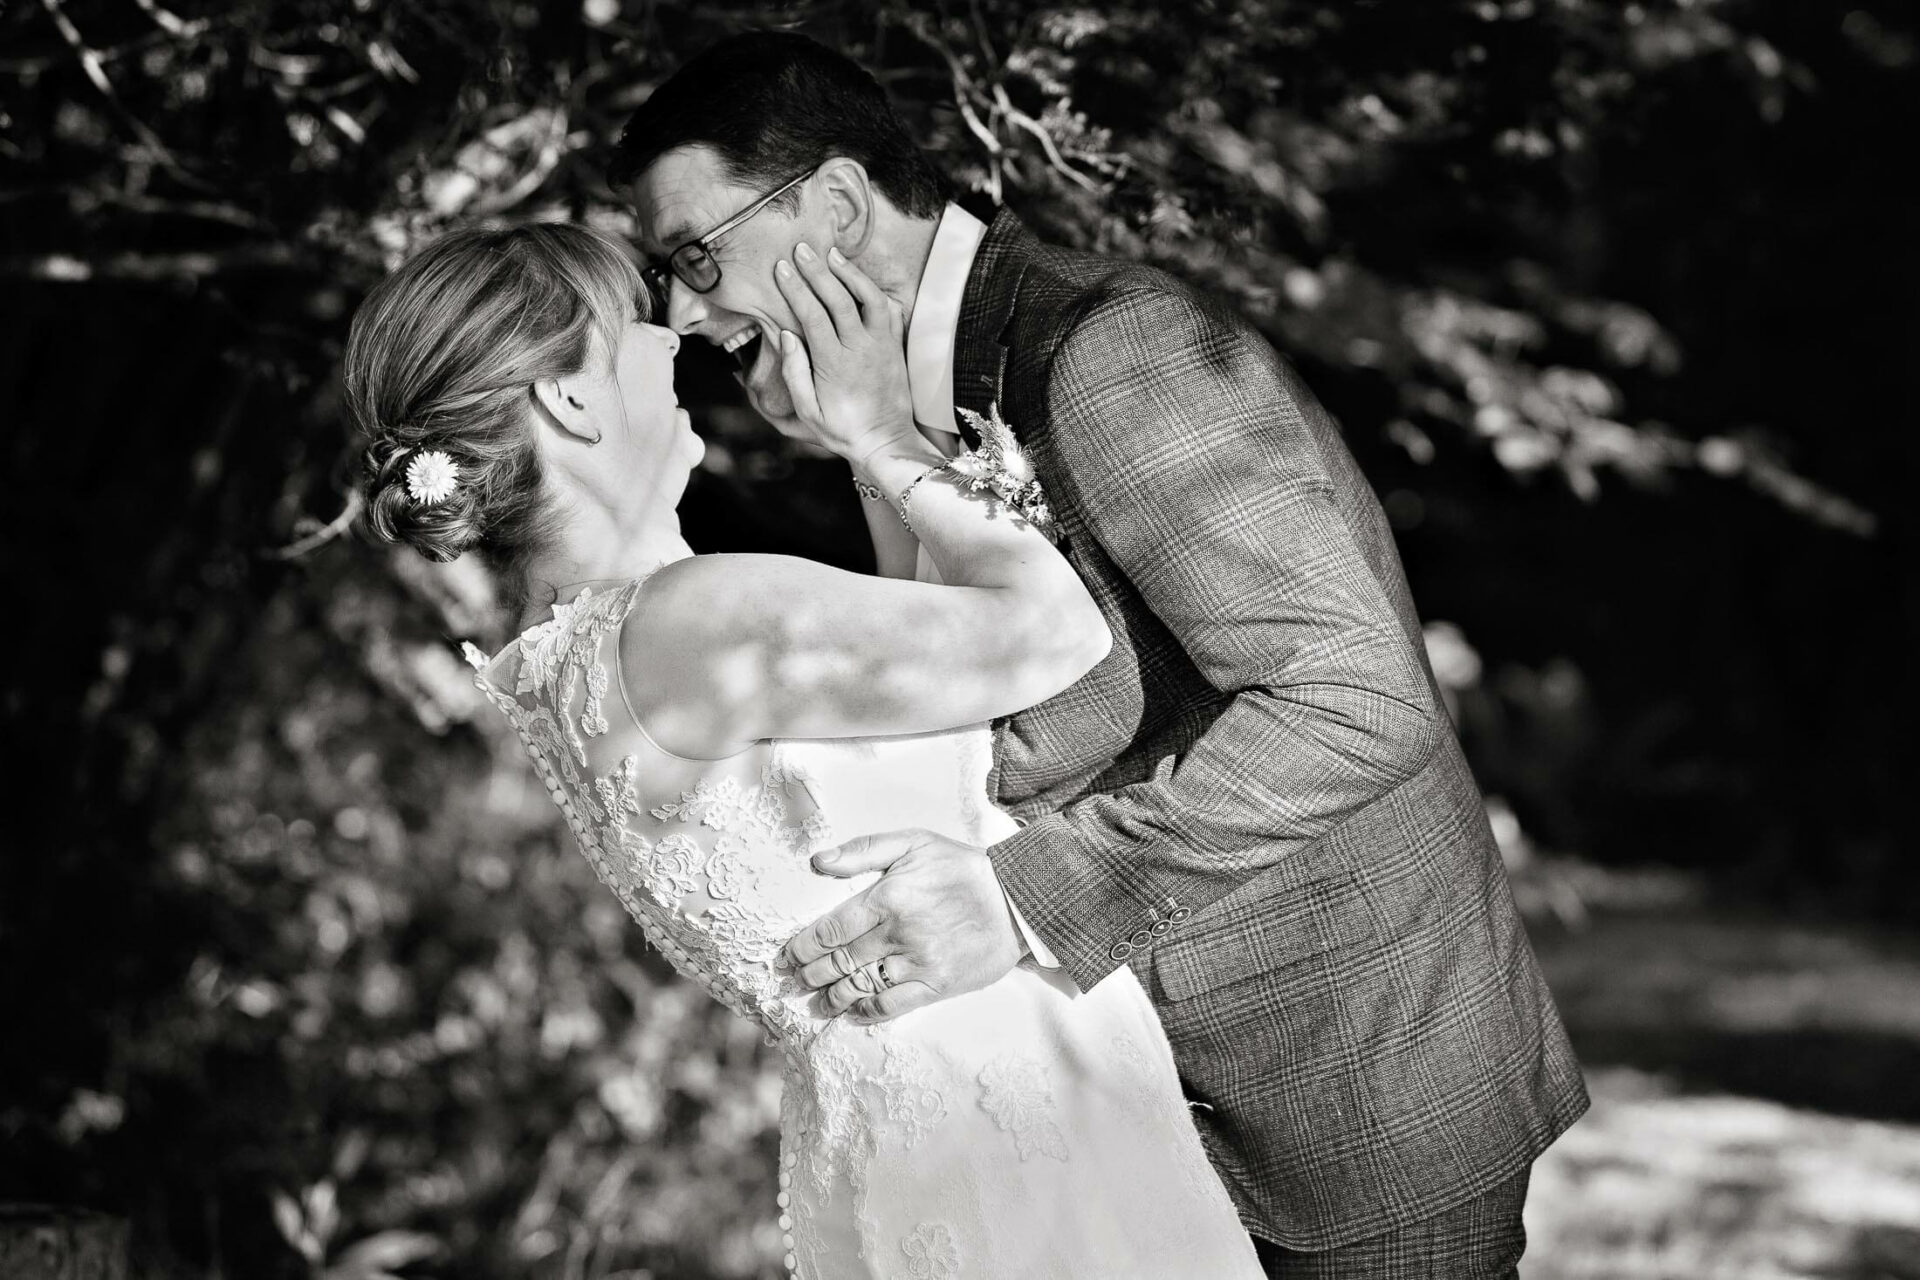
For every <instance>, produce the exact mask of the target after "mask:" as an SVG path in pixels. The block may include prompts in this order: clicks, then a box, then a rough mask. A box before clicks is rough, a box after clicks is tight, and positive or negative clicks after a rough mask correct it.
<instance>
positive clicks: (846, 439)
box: [774, 245, 915, 465]
mask: <svg viewBox="0 0 1920 1280" xmlns="http://www.w3.org/2000/svg"><path fill="white" fill-rule="evenodd" d="M774 283H775V284H776V285H777V286H778V287H779V289H780V293H781V296H783V297H784V298H785V299H786V300H787V305H788V307H789V308H790V309H791V310H792V311H793V314H794V317H795V319H796V320H797V321H798V323H799V325H800V332H799V333H798V334H793V333H785V332H783V333H782V334H781V335H780V351H779V355H780V361H781V365H780V370H781V374H782V376H783V377H784V379H785V381H786V385H787V392H788V394H789V395H790V396H791V397H792V398H793V406H794V414H795V416H796V417H798V418H799V419H800V421H802V422H803V423H805V424H806V425H807V426H808V427H809V428H810V429H811V430H812V431H813V433H814V435H815V436H816V437H817V438H818V439H819V441H820V442H821V443H822V444H824V445H826V446H827V447H828V448H829V449H832V450H833V451H834V452H835V453H837V454H839V455H840V456H841V457H843V458H845V459H846V460H847V461H848V462H851V463H854V464H856V465H858V464H859V463H860V462H861V461H862V460H863V459H865V458H867V457H870V456H871V455H872V454H874V453H875V452H877V451H878V450H880V449H883V448H886V447H887V446H889V445H893V444H898V443H902V442H906V441H909V440H911V439H913V438H915V432H914V429H913V397H912V394H911V392H910V391H909V390H908V387H907V360H906V353H905V351H904V349H903V345H902V337H903V333H904V330H905V326H904V323H903V321H902V318H901V314H900V307H899V304H897V303H895V302H894V301H893V299H891V298H889V297H887V296H886V294H884V293H882V292H881V291H880V288H879V286H878V285H876V284H874V283H873V281H872V280H870V279H868V278H867V276H866V274H865V273H864V272H862V271H861V270H860V269H859V268H858V267H856V266H854V265H853V263H851V262H849V261H848V260H847V259H846V258H844V257H842V256H841V255H840V253H839V252H838V251H837V250H835V251H833V252H832V254H831V259H830V260H829V259H823V258H821V257H820V256H819V255H818V254H815V253H812V252H811V251H810V250H808V249H807V247H806V246H805V245H802V246H801V247H800V248H799V249H797V250H796V251H795V252H794V261H793V262H792V263H788V262H785V261H782V262H780V263H778V264H776V265H775V267H774Z"/></svg>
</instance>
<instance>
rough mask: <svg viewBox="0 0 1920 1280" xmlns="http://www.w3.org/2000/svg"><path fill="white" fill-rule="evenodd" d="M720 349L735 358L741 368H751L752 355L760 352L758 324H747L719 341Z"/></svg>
mask: <svg viewBox="0 0 1920 1280" xmlns="http://www.w3.org/2000/svg"><path fill="white" fill-rule="evenodd" d="M720 349H721V350H722V351H724V352H726V353H727V354H728V355H730V356H732V357H733V358H734V359H735V360H737V361H738V362H739V364H740V368H741V369H742V370H746V369H751V368H752V367H753V359H754V357H755V356H757V355H759V354H760V326H759V325H748V326H747V327H746V328H744V329H742V330H741V331H740V332H738V333H736V334H734V335H733V336H732V337H731V338H728V339H727V340H726V341H725V342H723V343H721V344H720Z"/></svg>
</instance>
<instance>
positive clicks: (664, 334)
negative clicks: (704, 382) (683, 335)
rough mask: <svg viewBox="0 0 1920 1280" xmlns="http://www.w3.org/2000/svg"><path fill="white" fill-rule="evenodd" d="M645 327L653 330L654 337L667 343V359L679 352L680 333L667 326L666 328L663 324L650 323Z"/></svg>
mask: <svg viewBox="0 0 1920 1280" xmlns="http://www.w3.org/2000/svg"><path fill="white" fill-rule="evenodd" d="M647 328H649V329H651V330H653V336H654V337H656V338H658V339H660V341H662V342H664V343H666V344H667V358H668V359H672V358H673V357H674V356H677V355H679V354H680V335H679V334H677V333H675V332H674V331H673V330H671V329H669V328H666V327H665V326H664V325H657V324H650V325H648V326H647Z"/></svg>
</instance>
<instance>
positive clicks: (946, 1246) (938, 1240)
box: [900, 1222, 960, 1280]
mask: <svg viewBox="0 0 1920 1280" xmlns="http://www.w3.org/2000/svg"><path fill="white" fill-rule="evenodd" d="M900 1252H902V1253H904V1254H906V1255H907V1274H908V1275H909V1276H912V1277H913V1280H960V1246H959V1245H957V1244H955V1243H954V1239H953V1232H952V1231H950V1230H949V1229H948V1228H947V1226H946V1225H945V1224H944V1223H939V1222H923V1223H921V1224H920V1225H919V1226H917V1227H915V1228H914V1229H913V1230H912V1231H911V1232H909V1233H908V1235H907V1237H906V1238H905V1239H904V1240H902V1241H901V1242H900Z"/></svg>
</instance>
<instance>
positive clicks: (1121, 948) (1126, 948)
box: [1107, 942, 1133, 960]
mask: <svg viewBox="0 0 1920 1280" xmlns="http://www.w3.org/2000/svg"><path fill="white" fill-rule="evenodd" d="M1132 954H1133V944H1132V943H1131V942H1116V943H1114V944H1113V946H1112V947H1110V948H1108V950H1107V958H1108V959H1109V960H1125V959H1126V958H1127V957H1128V956H1130V955H1132Z"/></svg>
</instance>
